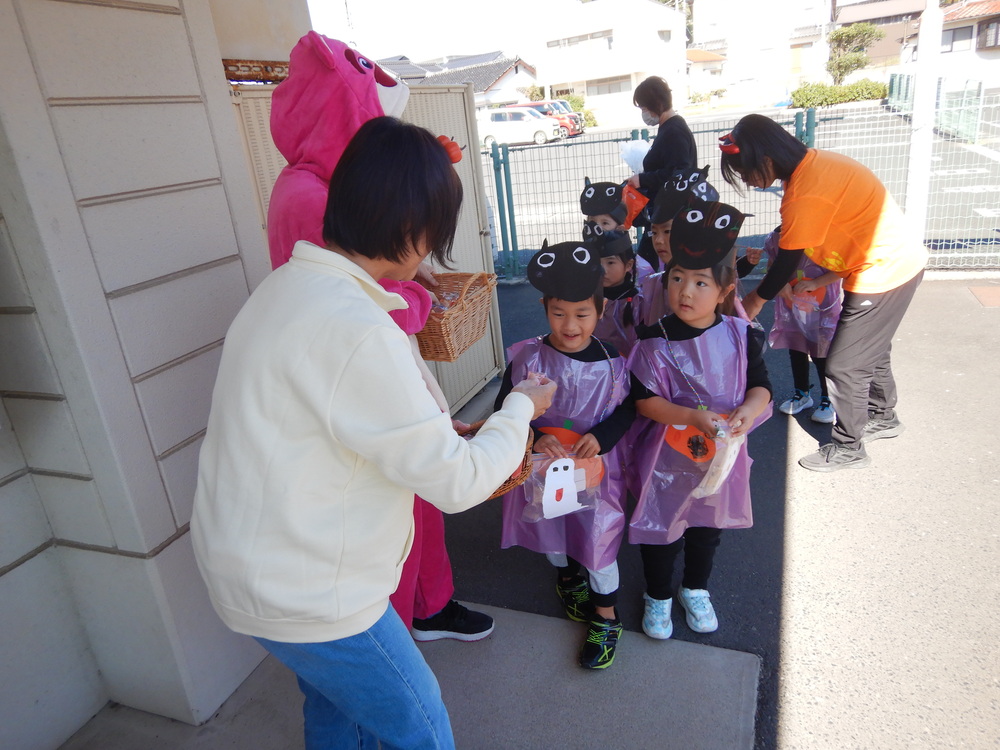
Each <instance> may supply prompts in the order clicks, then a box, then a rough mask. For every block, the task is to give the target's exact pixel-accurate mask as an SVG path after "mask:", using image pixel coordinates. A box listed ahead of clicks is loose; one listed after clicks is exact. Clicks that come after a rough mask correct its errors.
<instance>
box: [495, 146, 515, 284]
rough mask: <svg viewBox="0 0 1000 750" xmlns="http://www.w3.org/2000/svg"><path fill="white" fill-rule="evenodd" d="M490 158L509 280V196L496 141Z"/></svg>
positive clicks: (504, 260)
mask: <svg viewBox="0 0 1000 750" xmlns="http://www.w3.org/2000/svg"><path fill="white" fill-rule="evenodd" d="M490 156H491V157H492V158H493V179H494V181H495V182H496V188H497V214H498V219H499V222H498V223H499V224H500V257H501V258H502V260H503V268H504V275H505V276H506V277H507V278H508V279H509V278H511V275H512V273H513V268H512V267H511V252H510V242H509V241H508V240H507V196H506V195H505V194H504V189H503V175H502V174H501V170H502V169H503V165H502V164H501V161H500V159H501V157H500V148H499V146H498V145H497V142H496V141H493V143H492V144H490Z"/></svg>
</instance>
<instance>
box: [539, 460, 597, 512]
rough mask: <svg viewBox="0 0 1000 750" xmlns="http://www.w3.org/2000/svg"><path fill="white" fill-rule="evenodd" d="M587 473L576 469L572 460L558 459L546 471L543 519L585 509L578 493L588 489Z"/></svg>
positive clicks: (543, 493) (543, 492)
mask: <svg viewBox="0 0 1000 750" xmlns="http://www.w3.org/2000/svg"><path fill="white" fill-rule="evenodd" d="M586 487H587V479H586V471H584V470H583V469H577V468H576V462H575V461H574V460H573V459H572V458H557V459H555V460H553V461H552V463H551V464H549V467H548V468H547V469H546V470H545V487H544V489H543V490H542V517H543V518H558V517H559V516H564V515H566V514H567V513H572V512H573V511H577V510H580V509H581V508H583V507H585V506H584V505H583V504H582V503H581V502H580V501H579V499H578V498H577V493H578V492H579V491H581V490H584V489H586Z"/></svg>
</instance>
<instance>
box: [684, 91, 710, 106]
mask: <svg viewBox="0 0 1000 750" xmlns="http://www.w3.org/2000/svg"><path fill="white" fill-rule="evenodd" d="M709 96H711V95H710V94H705V93H702V92H701V91H693V92H691V96H689V97H688V98H689V99H690V100H691V103H692V104H701V103H702V102H707V101H708V97H709Z"/></svg>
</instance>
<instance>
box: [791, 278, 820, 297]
mask: <svg viewBox="0 0 1000 750" xmlns="http://www.w3.org/2000/svg"><path fill="white" fill-rule="evenodd" d="M820 286H824V285H821V284H817V283H816V279H802V280H801V281H799V282H798V283H796V285H795V288H794V289H793V291H794V292H795V294H797V295H802V294H809V292H815V291H816V290H817V289H819V288H820Z"/></svg>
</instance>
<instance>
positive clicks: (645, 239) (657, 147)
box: [629, 76, 698, 268]
mask: <svg viewBox="0 0 1000 750" xmlns="http://www.w3.org/2000/svg"><path fill="white" fill-rule="evenodd" d="M632 103H633V104H635V106H637V107H638V108H639V110H640V112H641V113H642V121H643V122H644V123H645V124H646V126H647V127H651V128H652V127H658V130H657V131H656V137H655V138H654V139H653V143H652V145H650V147H649V151H648V152H647V153H646V156H645V158H644V159H643V160H642V172H640V173H639V174H636V175H632V177H631V178H630V179H629V184H630V185H632V187H635V188H639V189H640V190H641V191H642V192H643V194H644V195H646V197H648V198H649V200H650V201H652V200H654V199H655V198H656V193H657V192H659V190H660V188H661V187H663V183H665V182H666V181H667V180H669V179H670V177H671V176H672V175H673V174H674V172H676V171H678V170H689V169H690V170H693V169H697V167H698V147H697V146H696V145H695V142H694V136H693V135H692V134H691V128H689V127H688V124H687V123H686V122H685V121H684V118H683V117H681V116H680V115H679V114H677V113H676V112H675V111H674V100H673V95H672V94H671V92H670V87H669V86H667V82H666V81H664V80H663V79H662V78H660V77H659V76H650V77H649V78H647V79H646V80H645V81H643V82H642V83H640V84H639V85H638V86H636V87H635V93H634V94H633V95H632ZM639 255H640V256H642V257H643V258H645V259H646V260H647V261H649V263H650V265H652V266H653V268H659V265H660V261H659V258H657V257H656V252H655V251H654V250H653V243H652V240H651V239H650V238H649V236H648V233H646V232H644V233H643V236H642V239H641V240H640V242H639Z"/></svg>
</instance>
